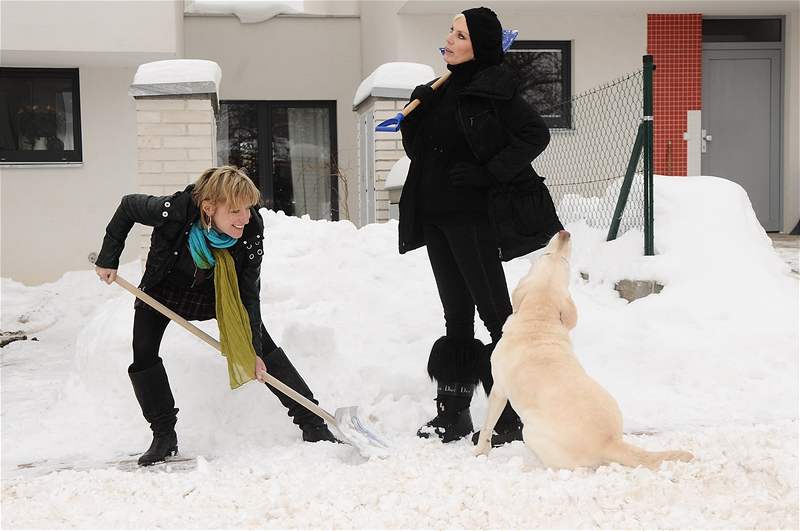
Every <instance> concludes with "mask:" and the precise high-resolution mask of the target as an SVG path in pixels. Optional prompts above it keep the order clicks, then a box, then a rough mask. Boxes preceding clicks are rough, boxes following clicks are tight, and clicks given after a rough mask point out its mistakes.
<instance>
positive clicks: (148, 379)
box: [128, 359, 178, 466]
mask: <svg viewBox="0 0 800 531" xmlns="http://www.w3.org/2000/svg"><path fill="white" fill-rule="evenodd" d="M132 368H133V365H131V367H130V368H128V376H130V379H131V384H132V385H133V392H134V394H135V395H136V400H138V401H139V406H141V408H142V414H143V415H144V418H145V420H147V422H149V423H150V429H151V430H153V442H152V443H150V448H148V449H147V451H146V452H145V453H143V454H142V455H141V457H139V465H140V466H149V465H152V464H155V463H159V462H161V461H164V460H165V459H166V458H167V457H168V456H173V455H176V454H177V453H178V436H177V434H176V433H175V423H176V422H177V421H178V417H177V414H178V409H177V408H176V407H175V399H174V398H173V396H172V390H171V389H170V388H169V380H168V379H167V371H165V370H164V364H163V363H162V362H161V360H160V359H159V360H158V364H156V365H154V366H152V367H149V368H147V369H144V370H142V371H131V369H132Z"/></svg>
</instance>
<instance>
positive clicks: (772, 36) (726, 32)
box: [703, 18, 781, 42]
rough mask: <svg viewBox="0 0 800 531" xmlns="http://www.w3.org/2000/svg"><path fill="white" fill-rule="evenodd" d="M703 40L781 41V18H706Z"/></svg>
mask: <svg viewBox="0 0 800 531" xmlns="http://www.w3.org/2000/svg"><path fill="white" fill-rule="evenodd" d="M703 42H781V19H779V18H756V19H753V18H721V19H718V18H704V19H703Z"/></svg>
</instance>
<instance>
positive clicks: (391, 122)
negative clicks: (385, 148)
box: [375, 112, 405, 133]
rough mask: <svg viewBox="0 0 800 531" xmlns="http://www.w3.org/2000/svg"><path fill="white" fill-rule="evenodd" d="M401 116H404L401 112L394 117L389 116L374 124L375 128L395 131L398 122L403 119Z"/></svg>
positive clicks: (383, 130)
mask: <svg viewBox="0 0 800 531" xmlns="http://www.w3.org/2000/svg"><path fill="white" fill-rule="evenodd" d="M403 118H405V116H403V113H401V112H399V113H397V114H396V115H395V117H394V118H389V119H388V120H384V121H382V122H381V123H379V124H378V125H376V126H375V130H376V131H381V132H384V133H396V132H397V131H398V130H399V129H400V122H402V121H403Z"/></svg>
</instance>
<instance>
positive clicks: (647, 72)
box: [642, 55, 655, 256]
mask: <svg viewBox="0 0 800 531" xmlns="http://www.w3.org/2000/svg"><path fill="white" fill-rule="evenodd" d="M642 62H643V66H644V80H643V81H644V82H643V83H642V87H643V90H644V94H643V99H642V103H643V109H642V111H643V115H644V116H643V120H644V126H645V129H644V132H645V137H644V197H645V202H644V254H645V256H653V255H654V254H655V249H654V245H653V71H654V70H655V65H653V56H652V55H645V56H644V57H643V58H642Z"/></svg>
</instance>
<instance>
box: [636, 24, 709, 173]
mask: <svg viewBox="0 0 800 531" xmlns="http://www.w3.org/2000/svg"><path fill="white" fill-rule="evenodd" d="M702 18H703V16H702V14H699V13H691V14H650V15H647V53H649V54H650V55H652V56H653V62H654V63H655V65H656V71H655V76H654V80H653V91H654V95H653V113H654V117H653V119H654V132H653V144H654V150H653V155H654V161H653V162H654V165H655V172H656V173H658V174H661V175H686V173H687V168H686V141H685V140H684V139H683V133H684V131H686V112H687V111H690V110H700V108H701V105H702V103H701V102H702V99H701V95H702V94H701V89H702V84H701V83H702Z"/></svg>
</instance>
